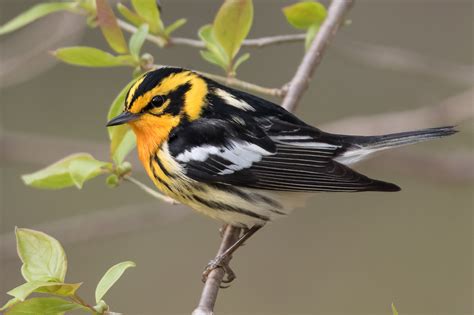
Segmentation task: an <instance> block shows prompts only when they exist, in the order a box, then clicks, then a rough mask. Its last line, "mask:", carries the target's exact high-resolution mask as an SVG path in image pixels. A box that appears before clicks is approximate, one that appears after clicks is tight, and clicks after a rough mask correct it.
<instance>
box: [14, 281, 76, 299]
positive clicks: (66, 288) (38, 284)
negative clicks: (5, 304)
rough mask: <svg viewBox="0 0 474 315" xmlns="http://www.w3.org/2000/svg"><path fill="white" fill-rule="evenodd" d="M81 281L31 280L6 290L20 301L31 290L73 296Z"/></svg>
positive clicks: (31, 291)
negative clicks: (72, 282) (70, 282)
mask: <svg viewBox="0 0 474 315" xmlns="http://www.w3.org/2000/svg"><path fill="white" fill-rule="evenodd" d="M80 286H81V283H74V284H69V283H61V282H44V281H31V282H27V283H24V284H22V285H20V286H18V287H16V288H14V289H12V290H10V291H8V292H7V294H8V295H11V296H13V297H15V298H17V299H18V300H20V301H24V300H25V299H26V298H27V297H28V296H29V295H30V294H32V293H33V292H42V293H50V294H55V295H61V296H74V294H75V293H76V291H77V289H79V287H80Z"/></svg>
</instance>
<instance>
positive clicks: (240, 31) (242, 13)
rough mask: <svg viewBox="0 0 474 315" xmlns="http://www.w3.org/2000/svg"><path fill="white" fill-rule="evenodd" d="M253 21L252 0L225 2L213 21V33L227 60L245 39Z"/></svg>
mask: <svg viewBox="0 0 474 315" xmlns="http://www.w3.org/2000/svg"><path fill="white" fill-rule="evenodd" d="M252 21H253V3H252V0H225V2H224V4H222V6H221V7H220V9H219V11H218V12H217V15H216V17H215V19H214V24H213V32H214V35H215V38H216V39H217V41H218V42H219V43H220V44H221V46H222V47H223V48H224V51H225V52H226V54H227V56H228V57H229V59H233V58H234V57H235V55H236V54H237V52H238V51H239V49H240V45H241V44H242V42H243V40H244V39H245V37H247V35H248V33H249V31H250V28H251V27H252Z"/></svg>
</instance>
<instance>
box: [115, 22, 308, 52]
mask: <svg viewBox="0 0 474 315" xmlns="http://www.w3.org/2000/svg"><path fill="white" fill-rule="evenodd" d="M117 21H118V25H119V27H120V28H122V29H123V30H124V31H126V32H129V33H132V34H133V33H135V32H136V31H137V28H136V27H135V26H133V25H132V24H130V23H128V22H125V21H124V20H121V19H117ZM305 36H306V35H305V34H288V35H276V36H266V37H260V38H252V39H246V40H244V41H243V43H242V46H245V47H257V48H260V47H264V46H270V45H278V44H285V43H295V42H301V41H304V39H305ZM147 40H148V41H149V42H152V43H154V44H156V45H158V46H159V47H165V46H168V45H170V46H171V45H184V46H190V47H194V48H206V44H205V43H204V42H203V41H201V40H199V39H194V38H184V37H170V38H169V39H165V38H163V37H160V36H156V35H151V34H149V35H148V36H147Z"/></svg>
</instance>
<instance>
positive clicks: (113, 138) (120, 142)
mask: <svg viewBox="0 0 474 315" xmlns="http://www.w3.org/2000/svg"><path fill="white" fill-rule="evenodd" d="M133 83H135V80H133V81H132V82H130V83H128V84H127V85H126V86H125V87H124V88H123V89H122V91H120V93H119V94H118V95H117V96H116V97H115V99H114V101H113V102H112V104H111V105H110V108H109V112H108V114H107V120H111V119H112V118H114V117H116V116H118V115H119V114H120V113H121V112H122V111H123V106H124V103H125V97H126V95H127V92H128V90H129V89H130V87H131V86H132V84H133ZM107 131H108V133H109V138H110V155H111V157H112V159H113V160H114V162H115V164H117V165H120V164H121V163H122V162H123V160H124V159H125V157H126V156H127V155H128V153H130V151H131V150H133V148H134V147H135V135H134V134H133V132H131V130H130V127H129V126H128V125H120V126H113V127H109V128H107Z"/></svg>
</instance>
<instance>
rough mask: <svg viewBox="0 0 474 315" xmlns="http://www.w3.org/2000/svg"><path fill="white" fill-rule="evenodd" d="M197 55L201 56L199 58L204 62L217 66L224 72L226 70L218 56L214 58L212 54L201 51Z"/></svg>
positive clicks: (207, 51)
mask: <svg viewBox="0 0 474 315" xmlns="http://www.w3.org/2000/svg"><path fill="white" fill-rule="evenodd" d="M199 53H200V54H201V57H202V58H203V59H204V60H206V61H208V62H209V63H212V64H214V65H217V66H219V67H221V68H223V69H224V70H225V69H226V64H225V63H223V61H222V60H221V59H220V58H219V57H218V56H216V55H215V54H214V53H212V52H211V51H209V50H201V51H200V52H199Z"/></svg>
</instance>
